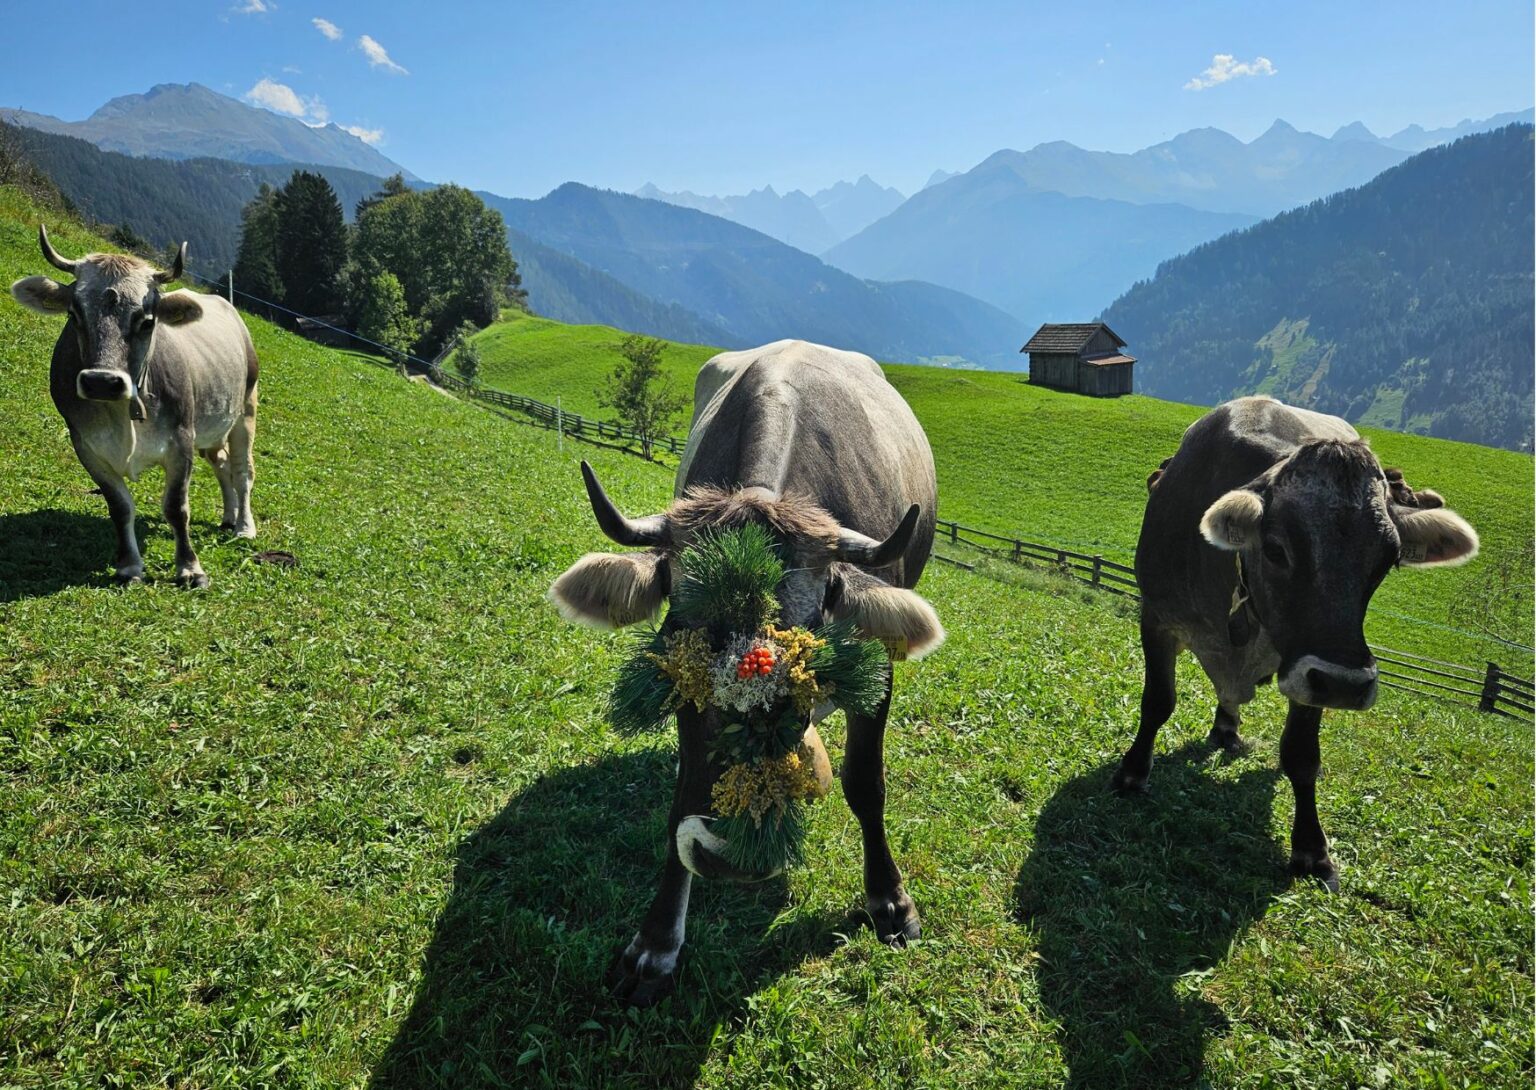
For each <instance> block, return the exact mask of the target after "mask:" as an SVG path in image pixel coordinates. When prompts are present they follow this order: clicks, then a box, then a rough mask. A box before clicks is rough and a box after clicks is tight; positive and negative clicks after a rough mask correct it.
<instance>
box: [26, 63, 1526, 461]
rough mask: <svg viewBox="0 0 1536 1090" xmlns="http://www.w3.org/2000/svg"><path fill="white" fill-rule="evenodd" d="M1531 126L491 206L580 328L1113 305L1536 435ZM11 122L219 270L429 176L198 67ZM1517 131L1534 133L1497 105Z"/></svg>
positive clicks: (1180, 331) (1188, 372)
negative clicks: (297, 197)
mask: <svg viewBox="0 0 1536 1090" xmlns="http://www.w3.org/2000/svg"><path fill="white" fill-rule="evenodd" d="M1530 118H1531V111H1529V110H1527V111H1522V112H1519V113H1513V114H1504V115H1499V116H1498V117H1496V118H1491V119H1488V120H1486V121H1464V122H1461V123H1460V124H1458V125H1455V126H1450V127H1448V128H1442V129H1435V130H1425V129H1423V128H1420V127H1418V126H1409V127H1408V128H1406V129H1402V130H1400V131H1399V132H1397V133H1394V134H1392V135H1391V136H1387V137H1378V136H1376V135H1375V134H1374V133H1372V132H1371V131H1370V130H1369V129H1367V128H1366V127H1365V126H1364V125H1363V124H1360V123H1358V122H1357V123H1353V124H1350V125H1345V126H1342V127H1341V128H1339V129H1338V130H1337V131H1335V132H1334V133H1333V135H1332V136H1331V137H1323V136H1320V135H1318V134H1315V133H1304V132H1299V131H1298V130H1296V129H1295V128H1293V127H1291V126H1290V125H1287V124H1286V123H1284V122H1276V123H1275V124H1274V125H1272V126H1271V127H1270V128H1269V129H1268V130H1267V131H1266V132H1265V133H1263V134H1262V135H1261V136H1259V137H1257V138H1255V139H1253V140H1250V141H1247V142H1244V141H1240V140H1238V139H1236V138H1234V137H1232V136H1230V135H1228V134H1226V133H1223V132H1220V131H1218V130H1214V129H1198V130H1192V131H1190V132H1186V133H1181V134H1179V135H1178V136H1176V137H1174V138H1172V139H1170V140H1167V141H1164V142H1163V143H1161V144H1157V145H1154V146H1153V147H1150V148H1146V149H1142V150H1141V151H1138V152H1132V153H1111V152H1095V151H1086V150H1084V149H1082V148H1078V147H1076V146H1074V145H1072V144H1068V143H1065V142H1055V143H1050V144H1042V145H1039V146H1037V147H1034V148H1032V149H1030V150H1029V151H1025V152H1018V151H1009V150H1004V151H1000V152H997V153H995V154H993V155H991V156H989V157H987V158H986V159H985V160H983V161H982V162H981V163H979V164H977V165H976V166H974V167H972V168H971V169H970V170H967V171H964V172H961V173H958V174H951V173H948V172H945V171H935V172H934V174H933V176H932V177H931V178H930V179H929V181H928V183H927V184H926V185H925V187H924V188H923V189H921V190H920V191H919V192H917V193H916V194H914V195H913V196H912V197H910V198H908V199H905V200H904V199H903V198H902V195H901V194H900V193H899V192H897V191H895V190H893V189H890V188H888V187H884V186H881V185H879V184H878V183H876V182H874V181H873V180H871V179H869V178H868V177H867V176H866V177H861V178H860V179H858V181H856V182H840V183H838V184H837V185H835V186H831V187H828V188H827V189H824V190H821V191H818V192H816V193H812V194H807V193H804V192H802V191H799V190H793V191H790V192H789V193H785V194H780V193H778V192H777V191H775V190H774V189H772V188H771V187H763V188H762V189H759V190H755V191H753V192H751V193H748V194H744V195H742V196H740V197H725V198H716V197H702V196H699V195H697V194H692V193H664V192H662V191H660V190H659V189H657V188H656V187H654V186H647V187H645V188H644V189H643V190H642V191H641V194H640V195H638V196H637V195H629V194H623V193H615V192H611V191H606V190H600V189H594V188H591V187H588V186H584V185H579V184H576V183H568V184H566V185H563V186H561V187H559V188H557V189H556V190H554V191H553V192H551V193H549V194H548V195H546V196H545V197H542V198H539V199H537V200H527V199H513V198H506V197H501V196H498V195H495V194H490V193H481V194H480V196H481V197H482V198H483V199H484V200H486V202H487V203H488V204H490V205H491V206H492V207H494V208H496V209H497V210H498V211H500V212H501V214H502V216H503V218H504V220H505V222H506V226H507V231H508V238H509V242H510V244H511V247H512V250H513V254H514V256H515V257H516V258H517V259H518V260H519V262H520V263H521V269H522V274H523V277H524V284H525V287H526V288H527V290H528V293H529V298H530V302H531V304H532V306H533V308H534V309H535V310H536V311H538V312H539V313H542V314H545V315H547V316H549V317H553V318H557V319H560V320H564V321H571V322H583V323H602V324H610V325H614V326H618V327H620V328H623V329H628V330H633V331H636V332H642V333H650V334H655V335H658V336H665V337H669V338H673V339H678V340H686V341H693V342H699V343H707V344H718V345H722V346H725V347H742V346H747V345H750V344H754V343H761V342H764V341H770V340H775V339H779V338H782V337H790V336H793V337H804V338H807V339H814V340H820V341H824V342H826V343H829V344H833V345H838V346H842V347H850V348H857V349H860V350H862V351H865V352H869V353H871V354H873V355H875V356H877V357H879V358H881V359H886V360H893V361H894V360H904V361H917V362H925V361H926V362H931V363H944V364H951V365H963V364H973V365H974V364H980V365H982V366H988V367H1005V368H1009V367H1018V366H1020V365H1021V363H1022V362H1023V361H1022V357H1020V356H1019V355H1018V354H1017V348H1018V345H1019V344H1021V343H1023V338H1024V337H1025V336H1026V334H1027V333H1028V332H1029V331H1030V330H1031V329H1033V328H1034V327H1035V326H1036V325H1037V324H1038V323H1040V322H1043V321H1048V320H1059V321H1074V320H1085V319H1087V318H1089V317H1091V316H1093V315H1094V314H1098V313H1101V312H1102V313H1104V314H1105V316H1106V318H1107V319H1108V320H1109V321H1110V322H1111V323H1112V325H1113V326H1114V328H1115V329H1116V330H1117V331H1118V332H1119V333H1120V334H1121V335H1122V336H1124V337H1126V338H1127V340H1129V341H1130V343H1131V350H1132V351H1133V352H1134V353H1135V354H1136V355H1137V356H1138V357H1139V358H1140V360H1141V364H1140V366H1139V367H1138V375H1137V378H1138V383H1139V385H1140V386H1141V388H1143V389H1145V390H1147V391H1148V392H1151V393H1154V394H1157V395H1159V396H1165V397H1173V398H1179V399H1184V400H1189V401H1195V402H1203V403H1214V402H1215V401H1218V400H1220V399H1222V398H1225V397H1227V396H1230V395H1232V394H1235V393H1241V392H1249V391H1252V390H1255V389H1258V390H1266V391H1272V392H1274V393H1276V394H1278V395H1280V396H1284V397H1287V398H1289V399H1291V400H1294V401H1297V402H1299V403H1302V404H1307V405H1314V406H1316V407H1319V408H1323V409H1326V410H1328V411H1335V412H1339V413H1342V414H1344V415H1346V416H1348V417H1349V418H1350V419H1355V420H1362V421H1365V422H1367V423H1373V424H1381V425H1384V426H1387V427H1397V428H1402V429H1406V430H1417V431H1429V432H1431V433H1433V434H1437V435H1445V436H1451V437H1454V438H1465V439H1472V440H1476V441H1479V442H1488V443H1499V444H1504V445H1513V446H1520V445H1526V446H1528V445H1529V443H1530V415H1531V403H1530V390H1531V381H1530V379H1531V376H1530V366H1529V364H1530V358H1531V350H1532V349H1531V335H1530V326H1531V313H1532V303H1531V289H1532V283H1531V230H1530V222H1531V199H1532V198H1531V193H1530V188H1531V186H1530V158H1529V156H1530V148H1529V136H1528V134H1529V133H1530V128H1529V124H1528V122H1529V119H1530ZM4 120H11V121H14V122H16V123H17V124H19V125H23V126H28V127H29V129H28V130H27V131H25V132H24V135H23V139H22V140H21V141H19V143H20V145H21V146H22V147H23V148H24V152H25V154H26V155H27V156H29V157H30V158H32V159H34V160H35V161H36V162H38V163H39V165H41V166H42V167H43V169H44V170H45V171H46V172H47V173H48V174H49V175H50V176H51V177H53V178H54V180H55V182H56V183H57V184H58V185H59V186H60V188H61V189H62V190H63V191H64V192H65V193H66V194H67V195H68V196H70V197H71V198H72V199H73V200H74V201H75V203H76V204H78V205H80V206H81V207H82V208H83V209H84V210H86V211H87V212H88V213H89V214H90V215H92V216H94V217H96V218H98V219H100V220H103V221H110V222H114V223H119V224H126V225H129V226H131V227H132V228H133V229H134V230H135V231H137V232H139V233H140V234H142V235H144V236H146V237H147V238H148V239H149V241H150V242H151V243H153V244H154V245H155V246H156V247H157V248H163V247H164V246H165V245H166V244H167V243H169V242H179V241H180V240H181V239H182V238H188V239H190V240H191V241H192V252H193V257H194V261H195V262H197V267H199V269H200V271H204V272H206V273H208V274H210V275H218V273H219V272H221V271H222V270H223V268H225V267H227V266H228V264H229V263H230V261H231V260H232V255H233V253H234V249H235V245H236V241H237V239H238V232H239V211H240V208H241V207H242V206H243V205H244V203H245V202H246V201H248V200H249V199H250V197H251V195H253V194H254V193H255V191H256V189H257V187H258V186H259V185H260V184H261V183H263V182H269V183H271V184H279V183H281V182H282V181H283V180H285V179H286V177H287V176H288V174H289V173H290V172H291V171H292V170H293V169H295V168H296V167H299V166H303V167H304V168H305V169H311V170H316V171H319V172H320V173H323V174H324V175H325V176H326V177H327V178H328V179H329V180H330V181H331V184H332V186H333V187H334V188H335V189H336V191H337V193H338V196H339V197H340V198H341V200H342V202H343V205H344V207H345V208H346V209H347V210H348V211H349V212H350V210H351V208H352V206H353V205H354V204H355V203H356V200H357V199H358V198H359V197H360V196H362V195H364V194H366V193H370V192H373V191H374V190H375V189H377V188H378V187H379V185H380V184H381V181H382V178H383V177H384V176H385V175H387V174H392V173H407V172H405V171H403V170H402V169H401V168H400V167H399V165H398V164H395V163H393V162H391V161H390V160H388V159H387V158H385V157H384V156H382V155H381V154H380V153H378V152H377V151H376V149H373V148H371V147H369V146H368V145H366V144H364V143H363V142H362V141H360V140H358V139H357V138H355V137H353V136H352V135H351V134H350V133H347V132H344V131H342V130H339V129H337V128H336V127H335V126H329V127H320V128H316V127H311V126H308V125H305V124H303V123H302V122H299V121H296V120H294V119H292V118H287V117H281V116H279V115H276V114H273V113H270V112H268V111H265V110H260V109H257V108H255V107H252V106H250V105H247V104H245V103H242V102H238V101H236V100H234V99H231V98H228V97H227V96H223V95H219V94H217V93H215V92H212V91H209V90H208V89H207V88H203V87H199V86H198V85H195V84H193V85H188V86H184V87H178V86H175V85H160V86H157V87H155V88H153V89H151V91H150V92H148V93H147V94H144V95H129V96H124V97H123V98H119V99H114V100H113V101H112V102H110V103H108V104H107V105H105V106H103V107H102V108H101V109H100V110H97V111H96V112H95V113H94V114H92V116H91V118H89V119H88V120H87V121H84V122H73V123H71V122H61V121H59V120H58V119H56V118H48V117H46V116H44V115H40V114H31V113H25V112H22V111H6V112H4V113H3V114H0V121H4ZM1510 120H1514V121H1516V122H1522V121H1523V122H1526V123H1527V124H1526V125H1525V127H1524V128H1523V129H1520V128H1519V127H1518V126H1517V127H1516V128H1515V129H1511V128H1510V126H1508V125H1500V124H1499V123H1500V122H1507V121H1510ZM1490 129H1495V130H1496V131H1494V132H1493V133H1492V135H1488V130H1490ZM1512 131H1513V132H1521V131H1523V132H1524V133H1525V134H1527V135H1526V137H1525V141H1526V142H1525V143H1524V144H1519V141H1518V140H1516V141H1515V144H1519V146H1518V147H1516V146H1515V144H1511V143H1510V141H1511V139H1512V138H1511V137H1510V136H1509V133H1510V132H1512ZM61 132H62V133H66V134H69V135H59V133H61ZM1468 134H1471V135H1468ZM77 135H78V136H80V137H83V138H84V139H77V138H75V136H77ZM1457 137H1461V139H1459V140H1458V141H1457V142H1456V143H1454V144H1453V145H1451V146H1449V147H1446V146H1441V145H1444V144H1445V142H1446V141H1447V140H1452V139H1455V138H1457ZM13 143H16V142H15V141H13ZM103 147H108V148H115V149H119V151H105V150H102V149H103ZM1424 148H1428V149H1430V150H1428V151H1424V150H1423V149H1424ZM1512 148H1514V150H1513V151H1512V150H1511V149H1512ZM210 151H213V152H216V157H211V158H210V157H201V156H206V155H207V153H208V152H210ZM120 152H121V153H120ZM1416 152H1419V153H1420V154H1415V153H1416ZM1522 155H1523V156H1524V160H1523V164H1522V160H1521V156H1522ZM217 156H223V157H222V158H221V157H217ZM1410 156H1412V158H1410ZM359 163H361V164H367V166H365V167H363V168H362V169H359V168H358V167H357V166H355V165H353V164H359ZM1373 179H1374V180H1373ZM413 184H417V185H422V186H425V185H429V184H430V183H426V182H419V181H418V182H414V183H413ZM1352 187H1357V188H1352ZM1522 187H1523V188H1522ZM1330 193H1332V194H1335V195H1334V196H1328V194H1330ZM1323 197H1327V199H1326V200H1321V201H1319V200H1317V198H1323ZM1308 201H1313V202H1314V203H1312V204H1307V203H1306V202H1308ZM1298 206H1301V207H1298ZM1276 213H1279V214H1278V215H1276ZM1266 216H1269V217H1273V218H1270V219H1265V220H1263V222H1259V221H1260V219H1261V218H1262V217H1266ZM739 221H751V222H750V223H743V222H739ZM1522 231H1523V234H1522ZM845 234H847V237H842V236H843V235H845ZM786 238H788V239H791V240H793V241H794V242H798V243H799V245H793V244H791V243H787V242H785V241H784V240H785V239H786ZM827 239H833V240H838V241H834V242H833V243H831V244H830V245H828V246H827V247H826V248H825V249H823V250H821V253H822V256H821V257H820V258H818V257H816V256H814V252H815V251H817V250H818V248H820V247H821V246H822V243H823V242H824V241H825V240H827ZM1117 297H1119V298H1118V301H1116V302H1115V303H1114V304H1113V305H1112V306H1110V307H1109V309H1108V310H1107V311H1106V310H1105V303H1106V301H1108V300H1115V299H1117Z"/></svg>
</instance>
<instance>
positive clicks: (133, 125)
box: [0, 83, 416, 181]
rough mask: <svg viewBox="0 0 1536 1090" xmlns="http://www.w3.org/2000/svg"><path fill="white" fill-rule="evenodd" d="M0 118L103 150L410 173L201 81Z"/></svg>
mask: <svg viewBox="0 0 1536 1090" xmlns="http://www.w3.org/2000/svg"><path fill="white" fill-rule="evenodd" d="M0 121H4V122H7V123H9V124H12V125H24V126H26V127H27V128H29V129H41V130H42V131H43V132H51V133H58V134H60V135H62V136H77V137H79V138H80V139H82V140H89V141H90V142H91V143H93V144H95V145H96V146H97V147H99V148H102V149H104V150H106V151H117V152H122V153H123V154H125V155H138V156H152V157H154V158H157V159H200V158H204V159H228V160H232V161H234V162H237V163H316V164H319V165H322V166H334V167H345V168H347V169H349V170H359V171H363V172H364V173H367V174H374V175H377V176H379V177H388V176H389V175H391V174H401V175H403V176H404V177H405V178H406V180H407V181H410V180H413V179H415V177H416V176H415V175H414V174H412V173H411V172H410V171H408V170H406V169H405V168H404V167H402V166H401V165H400V164H399V163H396V162H394V161H393V160H391V159H389V158H388V157H387V156H385V155H384V154H383V153H381V152H380V151H378V150H377V149H375V148H373V147H370V146H369V145H368V144H366V143H364V142H363V141H362V140H360V139H359V138H358V137H356V136H354V135H352V134H351V133H350V132H348V131H347V130H346V129H343V128H342V127H341V126H340V125H336V124H325V125H307V124H305V123H304V122H302V121H300V120H298V119H297V118H292V117H283V116H282V115H280V114H275V113H273V112H272V111H270V110H261V109H257V108H255V107H253V106H247V105H246V104H245V103H243V102H240V101H238V100H236V99H233V98H230V97H229V96H228V95H221V94H219V93H218V92H217V91H213V90H210V89H209V88H207V87H204V86H203V85H202V84H200V83H187V84H179V83H161V84H157V85H155V86H154V87H151V88H150V89H149V90H148V91H147V92H145V93H144V94H142V95H123V96H121V97H119V98H114V99H112V100H111V101H110V102H108V103H106V104H105V105H104V106H102V107H101V108H100V109H98V110H97V111H96V112H95V113H93V114H91V116H90V117H88V118H86V119H85V120H84V121H61V120H59V119H58V118H57V117H50V116H49V115H47V114H38V113H30V112H28V111H26V110H17V109H5V108H0Z"/></svg>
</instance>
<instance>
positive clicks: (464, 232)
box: [233, 170, 526, 358]
mask: <svg viewBox="0 0 1536 1090" xmlns="http://www.w3.org/2000/svg"><path fill="white" fill-rule="evenodd" d="M233 275H234V282H235V288H236V290H237V291H241V292H245V293H246V294H247V295H251V296H255V297H257V298H259V299H265V300H269V301H271V302H274V303H277V304H279V305H280V306H283V307H286V308H288V309H289V310H294V311H297V312H299V313H300V314H304V315H309V316H314V317H332V318H340V319H341V320H342V321H343V322H345V323H346V324H347V325H349V326H350V327H351V328H353V329H355V330H356V331H357V333H358V334H359V335H360V336H362V337H366V338H368V339H369V340H372V341H377V342H378V343H379V344H382V345H384V346H385V348H386V349H387V350H388V351H389V352H390V353H391V354H392V355H394V356H396V357H397V358H398V357H400V356H401V355H402V354H404V353H411V354H413V355H418V356H432V355H434V354H436V353H437V352H438V351H440V350H441V349H442V348H444V347H445V346H448V345H450V344H452V343H454V342H455V341H459V342H461V343H462V341H463V340H464V339H465V331H464V327H466V326H468V327H469V329H471V330H472V329H475V328H481V327H484V326H487V325H489V324H491V323H492V322H494V321H495V320H496V318H497V316H498V315H499V313H500V311H501V308H502V307H503V306H509V305H510V306H519V307H521V306H523V305H524V303H525V301H526V296H525V294H524V292H523V290H522V280H521V278H520V277H519V275H518V271H517V262H516V261H514V260H513V258H512V253H511V250H510V249H509V248H508V246H507V232H506V225H505V224H504V223H503V222H502V218H501V214H500V213H498V212H496V211H494V210H493V209H490V208H487V207H486V205H485V202H484V201H482V200H481V199H480V198H479V197H477V196H475V195H474V194H473V193H471V192H470V191H469V190H467V189H465V188H463V187H462V186H456V185H443V186H437V187H435V188H432V189H425V190H418V189H411V188H410V187H409V186H407V185H406V184H405V181H404V179H403V178H402V177H401V176H400V175H398V174H397V175H395V176H393V177H391V178H388V179H386V180H385V181H384V182H383V183H382V185H381V187H380V188H379V189H378V190H377V191H376V192H373V193H370V194H367V195H366V196H364V197H363V198H361V199H360V200H359V201H358V203H357V206H356V212H355V216H354V222H353V223H352V225H351V226H350V227H349V226H348V225H347V223H346V222H345V217H344V215H343V213H342V206H341V201H340V200H339V199H338V197H337V196H336V191H335V190H334V189H333V188H332V187H331V184H330V182H328V181H327V180H326V179H325V178H324V177H323V176H322V175H320V174H317V173H314V172H311V171H307V170H295V171H294V172H293V174H292V176H291V177H290V178H289V179H288V181H287V182H286V183H284V184H283V185H282V186H280V187H273V186H271V185H267V184H263V185H262V186H261V188H260V189H259V190H258V191H257V193H256V196H255V197H254V198H252V199H251V201H250V203H248V204H247V205H246V206H245V208H244V210H243V212H242V213H241V223H240V246H239V250H238V253H237V256H236V258H235V265H234V270H233Z"/></svg>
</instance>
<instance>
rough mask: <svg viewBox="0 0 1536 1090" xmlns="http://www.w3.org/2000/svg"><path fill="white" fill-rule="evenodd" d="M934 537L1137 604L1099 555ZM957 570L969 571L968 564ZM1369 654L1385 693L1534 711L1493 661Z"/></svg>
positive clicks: (953, 525)
mask: <svg viewBox="0 0 1536 1090" xmlns="http://www.w3.org/2000/svg"><path fill="white" fill-rule="evenodd" d="M937 536H938V540H939V541H941V542H943V541H948V542H949V543H950V544H951V545H965V546H967V547H968V548H972V549H976V550H978V551H979V552H983V553H986V554H988V555H990V556H993V557H997V558H998V559H1002V560H1008V561H1011V562H1013V563H1015V564H1027V565H1033V566H1044V567H1046V568H1048V569H1051V570H1054V571H1056V572H1059V573H1060V574H1062V575H1065V576H1067V577H1068V578H1071V579H1076V580H1078V581H1080V582H1083V583H1087V584H1089V585H1090V586H1093V587H1096V588H1098V589H1099V590H1106V591H1109V592H1110V593H1111V594H1123V595H1125V596H1126V597H1127V598H1135V599H1136V600H1137V601H1140V600H1141V594H1140V593H1139V591H1138V587H1137V584H1136V569H1135V568H1131V567H1128V566H1126V565H1125V564H1120V563H1117V562H1115V561H1113V560H1106V559H1105V558H1104V557H1102V556H1094V555H1089V554H1087V553H1079V552H1074V551H1073V550H1071V549H1061V548H1058V547H1056V546H1055V545H1045V544H1041V543H1040V542H1037V541H1023V540H1020V539H1019V538H1012V537H1003V536H1002V535H1000V534H992V533H988V532H987V531H985V530H977V529H975V528H974V527H971V526H962V525H961V524H960V523H958V522H949V521H947V520H945V519H939V520H938V521H937ZM941 559H950V558H948V557H941ZM961 566H962V567H966V568H972V567H974V566H973V565H970V564H962V565H961ZM1371 653H1372V654H1374V655H1375V656H1376V659H1377V662H1378V667H1379V670H1380V677H1379V681H1380V684H1381V685H1383V686H1385V687H1387V688H1389V689H1398V690H1400V691H1402V692H1408V693H1416V694H1418V695H1419V696H1428V697H1434V698H1435V699H1438V700H1447V701H1450V702H1452V703H1470V704H1473V705H1475V706H1476V707H1477V709H1478V710H1479V711H1484V712H1492V713H1494V714H1496V715H1507V716H1510V717H1511V718H1516V719H1529V718H1530V717H1531V716H1532V714H1533V709H1536V699H1533V697H1536V690H1533V688H1532V684H1531V680H1530V679H1529V678H1522V677H1517V676H1516V675H1514V674H1511V673H1508V672H1507V671H1505V670H1504V669H1503V667H1501V666H1499V664H1498V663H1496V662H1489V663H1485V664H1484V665H1483V666H1464V665H1461V664H1459V663H1454V662H1442V661H1441V660H1439V659H1432V658H1426V657H1425V656H1423V655H1413V654H1409V653H1408V652H1407V651H1395V650H1393V649H1392V648H1390V647H1373V648H1371Z"/></svg>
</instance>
